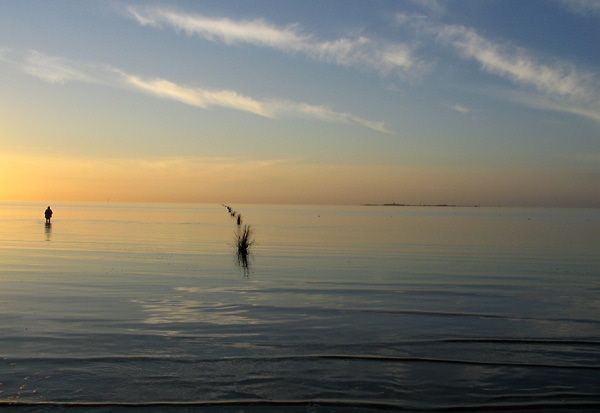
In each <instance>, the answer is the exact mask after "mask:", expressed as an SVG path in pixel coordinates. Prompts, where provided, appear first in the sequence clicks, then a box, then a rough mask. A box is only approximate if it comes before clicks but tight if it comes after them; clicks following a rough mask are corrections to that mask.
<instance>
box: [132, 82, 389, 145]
mask: <svg viewBox="0 0 600 413" xmlns="http://www.w3.org/2000/svg"><path fill="white" fill-rule="evenodd" d="M123 77H124V80H125V81H126V83H127V84H129V85H130V86H133V87H135V88H137V89H138V90H141V91H144V92H146V93H150V94H152V95H155V96H158V97H162V98H167V99H173V100H177V101H179V102H182V103H185V104H188V105H191V106H196V107H200V108H208V107H210V106H220V107H226V108H230V109H236V110H241V111H245V112H250V113H254V114H256V115H260V116H264V117H268V118H282V117H296V118H297V117H302V118H308V119H318V120H323V121H328V122H336V123H347V124H356V125H361V126H364V127H366V128H369V129H373V130H376V131H378V132H383V133H389V131H388V130H387V129H386V127H385V125H384V123H382V122H376V121H370V120H367V119H363V118H361V117H358V116H355V115H353V114H351V113H345V112H337V111H335V110H332V109H331V108H329V107H327V106H323V105H310V104H307V103H297V102H291V101H287V100H264V101H260V100H257V99H253V98H250V97H247V96H243V95H241V94H239V93H237V92H234V91H231V90H219V91H210V90H206V89H203V88H197V87H186V86H181V85H178V84H176V83H173V82H170V81H168V80H165V79H150V80H145V79H142V78H140V77H138V76H131V75H126V74H123Z"/></svg>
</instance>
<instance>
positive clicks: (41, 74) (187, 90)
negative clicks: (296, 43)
mask: <svg viewBox="0 0 600 413" xmlns="http://www.w3.org/2000/svg"><path fill="white" fill-rule="evenodd" d="M8 54H9V53H8V52H7V51H4V53H2V54H1V55H0V59H1V60H3V61H5V62H9V63H10V64H12V65H13V66H17V67H19V68H20V69H21V70H22V71H23V72H25V73H27V74H29V75H31V76H35V77H37V78H39V79H41V80H43V81H45V82H49V83H52V84H59V85H62V84H66V83H68V82H71V81H75V82H84V83H95V84H102V85H105V86H110V87H116V88H126V89H130V90H135V91H138V92H144V93H146V94H148V95H150V96H154V97H158V98H163V99H169V100H174V101H178V102H181V103H184V104H186V105H190V106H194V107H198V108H202V109H208V108H210V107H221V108H226V109H233V110H238V111H242V112H248V113H252V114H254V115H258V116H262V117H266V118H271V119H278V118H305V119H313V120H321V121H328V122H335V123H345V124H354V125H360V126H362V127H365V128H369V129H373V130H376V131H378V132H383V133H389V131H388V130H387V129H386V127H385V125H384V124H383V123H382V122H376V121H371V120H368V119H363V118H361V117H359V116H356V115H353V114H351V113H345V112H338V111H335V110H333V109H331V108H329V107H327V106H323V105H311V104H308V103H301V102H300V103H299V102H292V101H288V100H277V99H271V100H262V101H261V100H258V99H254V98H252V97H248V96H244V95H243V94H240V93H238V92H236V91H233V90H209V89H206V88H200V87H189V86H184V85H180V84H177V83H175V82H172V81H170V80H167V79H162V78H153V79H144V78H142V77H140V76H136V75H132V74H128V73H126V72H124V71H122V70H119V69H116V68H113V67H110V66H107V65H99V64H97V65H92V64H85V63H82V62H78V61H74V60H69V59H64V58H61V57H56V56H49V55H46V54H44V53H41V52H39V51H31V52H30V53H29V54H28V55H19V54H14V53H13V55H14V56H12V57H8V56H7V55H8Z"/></svg>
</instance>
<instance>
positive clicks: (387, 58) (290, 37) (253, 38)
mask: <svg viewBox="0 0 600 413" xmlns="http://www.w3.org/2000/svg"><path fill="white" fill-rule="evenodd" d="M128 12H129V13H130V15H131V16H132V17H133V18H135V20H137V22H138V23H139V24H140V25H142V26H151V27H163V26H167V27H171V28H173V29H174V30H177V31H183V32H185V33H187V34H188V35H190V36H191V35H196V36H198V37H201V38H204V39H206V40H209V41H213V42H222V43H224V44H226V45H234V44H250V45H253V46H258V47H268V48H272V49H276V50H280V51H283V52H288V53H302V54H304V55H306V56H308V57H310V58H312V59H315V60H318V61H322V62H326V63H330V64H336V65H340V66H347V67H356V68H359V69H367V70H375V71H377V72H379V73H381V74H390V73H391V72H394V71H397V72H399V73H405V72H408V71H411V70H413V69H417V68H419V67H422V66H423V63H422V62H421V61H419V59H418V58H416V57H415V56H414V55H413V53H412V50H413V48H412V46H410V45H408V44H405V43H393V42H387V41H383V40H381V39H378V40H376V39H372V38H370V37H367V36H364V35H360V36H356V37H353V38H350V37H343V38H338V39H334V40H319V39H317V38H316V36H314V35H312V34H309V33H305V32H303V31H302V30H301V28H300V27H299V25H297V24H292V25H287V26H276V25H274V24H272V23H270V22H268V21H266V20H264V19H255V20H232V19H228V18H213V17H207V16H204V15H201V14H186V13H183V12H179V11H175V10H171V9H166V8H160V7H138V6H131V7H129V8H128Z"/></svg>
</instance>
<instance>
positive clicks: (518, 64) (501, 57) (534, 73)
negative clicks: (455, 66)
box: [438, 26, 593, 101]
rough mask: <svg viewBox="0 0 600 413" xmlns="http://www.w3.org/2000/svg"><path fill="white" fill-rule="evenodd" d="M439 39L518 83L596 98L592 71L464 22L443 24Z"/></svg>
mask: <svg viewBox="0 0 600 413" xmlns="http://www.w3.org/2000/svg"><path fill="white" fill-rule="evenodd" d="M438 39H439V40H440V41H441V42H442V43H445V44H449V45H451V46H453V47H455V48H456V49H458V50H459V51H460V52H461V53H462V54H463V56H465V57H467V58H472V59H475V60H476V61H478V62H479V63H480V64H481V66H482V68H483V69H484V70H486V71H488V72H490V73H492V74H495V75H499V76H502V77H505V78H509V79H510V80H512V81H513V82H515V83H518V84H522V85H528V86H533V87H535V88H536V89H537V90H539V91H540V92H544V93H552V94H556V95H559V96H563V97H567V98H572V99H577V100H584V101H585V100H589V99H591V98H593V96H592V94H593V91H592V90H590V80H591V79H590V77H591V74H585V73H581V72H579V71H578V70H577V69H576V68H575V67H574V65H572V64H569V63H567V62H559V61H555V62H554V63H553V64H544V63H540V62H538V61H537V59H536V58H535V57H533V55H532V54H531V53H529V52H528V51H527V50H525V49H522V48H519V47H515V46H508V45H503V44H500V43H497V42H492V41H490V40H488V39H486V38H484V37H483V36H480V35H479V34H477V32H475V30H473V29H469V28H466V27H464V26H444V27H442V28H441V29H440V30H439V31H438Z"/></svg>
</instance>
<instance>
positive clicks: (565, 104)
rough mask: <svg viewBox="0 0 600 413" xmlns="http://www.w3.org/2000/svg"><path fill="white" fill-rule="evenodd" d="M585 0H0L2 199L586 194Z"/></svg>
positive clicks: (596, 65)
mask: <svg viewBox="0 0 600 413" xmlns="http://www.w3.org/2000/svg"><path fill="white" fill-rule="evenodd" d="M598 39H600V1H597V0H565V1H561V0H528V1H519V0H488V1H483V0H482V1H465V0H461V1H453V0H447V1H435V0H422V1H417V0H414V1H413V0H404V1H402V0H397V1H348V0H344V1H327V2H323V1H226V0H225V1H203V2H197V1H170V2H166V1H165V2H161V1H148V2H145V1H130V2H127V1H85V2H81V1H61V2H45V1H5V2H2V3H0V75H1V76H2V77H1V79H2V88H3V92H2V94H1V96H0V99H1V103H2V108H3V110H2V111H1V112H2V113H0V128H2V129H0V139H1V140H2V142H3V145H2V147H1V148H0V159H2V162H3V164H4V165H5V168H3V169H4V170H3V171H2V172H0V185H2V187H0V197H2V198H3V199H11V200H12V199H26V200H44V201H48V202H50V201H52V200H86V201H104V200H106V199H113V200H122V201H173V202H264V203H342V204H346V203H350V204H352V203H363V202H400V203H454V204H482V205H515V206H520V205H522V206H600V82H599V78H600V48H599V47H598V46H597V43H598Z"/></svg>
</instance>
